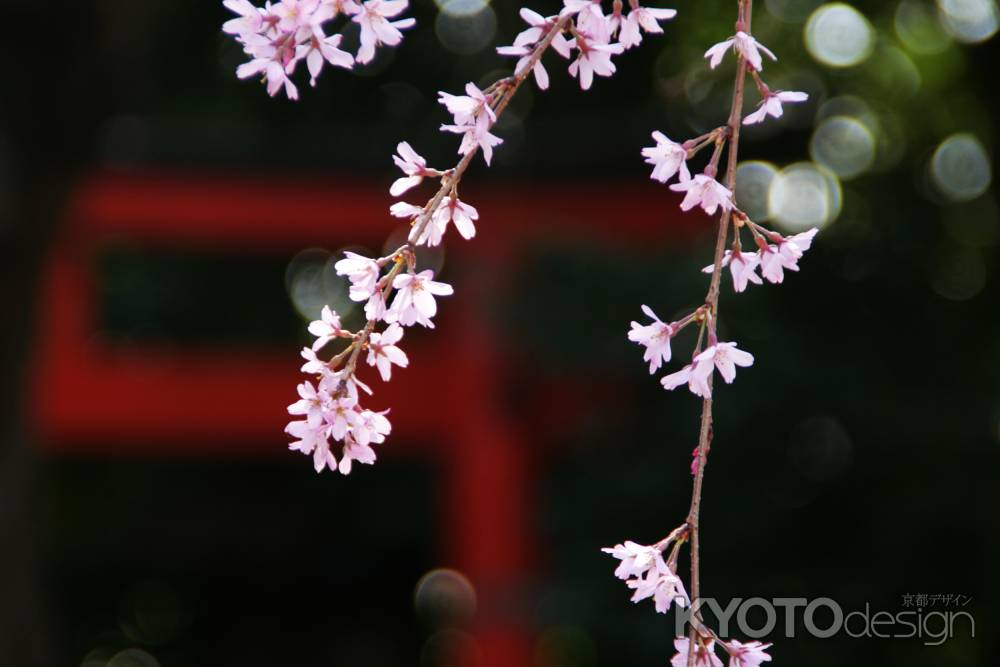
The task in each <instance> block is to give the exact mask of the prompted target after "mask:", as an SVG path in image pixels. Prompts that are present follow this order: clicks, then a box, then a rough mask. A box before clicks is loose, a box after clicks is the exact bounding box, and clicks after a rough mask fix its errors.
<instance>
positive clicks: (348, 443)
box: [337, 435, 375, 475]
mask: <svg viewBox="0 0 1000 667" xmlns="http://www.w3.org/2000/svg"><path fill="white" fill-rule="evenodd" d="M352 461H357V462H358V463H364V464H366V465H371V464H372V463H375V450H374V449H372V448H371V446H370V445H367V444H365V445H362V444H361V443H360V442H358V441H357V440H355V439H354V438H353V437H351V436H350V435H348V436H347V437H346V438H344V450H343V453H342V454H341V456H340V464H339V465H338V466H337V469H338V470H339V471H340V474H341V475H349V474H351V462H352Z"/></svg>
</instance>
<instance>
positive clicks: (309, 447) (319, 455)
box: [285, 421, 337, 472]
mask: <svg viewBox="0 0 1000 667" xmlns="http://www.w3.org/2000/svg"><path fill="white" fill-rule="evenodd" d="M328 428H329V427H328V426H327V425H326V424H322V425H320V426H319V427H313V426H310V425H309V423H308V422H305V421H294V422H291V423H290V424H288V426H286V427H285V433H287V434H288V435H290V436H292V437H293V438H296V440H295V441H294V442H291V443H289V445H288V448H289V449H291V450H293V451H297V452H302V453H303V454H312V456H313V467H314V468H315V469H316V472H322V471H323V469H324V468H329V469H330V470H336V469H337V458H336V457H335V456H334V455H333V452H331V451H330V441H329V440H328V439H327V431H328Z"/></svg>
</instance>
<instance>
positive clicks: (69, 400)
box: [32, 172, 705, 667]
mask: <svg viewBox="0 0 1000 667" xmlns="http://www.w3.org/2000/svg"><path fill="white" fill-rule="evenodd" d="M590 186H593V188H592V189H590ZM463 192H464V193H465V194H466V195H468V199H469V201H471V202H474V203H475V205H476V206H477V208H478V209H479V211H480V213H481V215H482V224H480V225H479V234H478V236H477V238H476V239H474V240H473V241H472V242H471V243H465V242H458V241H454V240H453V241H452V242H451V248H452V250H453V251H458V250H459V247H460V251H461V252H462V253H463V255H466V254H467V255H468V256H469V257H470V258H471V259H472V261H474V262H476V264H477V265H481V266H483V267H484V271H483V272H481V273H482V274H483V275H485V274H489V281H484V280H482V279H479V278H477V277H476V275H475V274H474V273H475V272H470V273H473V275H467V276H464V277H463V283H462V284H459V285H457V293H456V296H455V297H452V298H450V299H448V300H447V301H446V302H445V303H443V306H444V308H443V310H444V311H445V312H443V313H442V315H444V317H442V318H441V320H440V326H439V330H438V331H437V332H436V333H435V335H433V336H427V337H424V340H423V341H421V342H420V345H419V346H416V345H412V346H408V347H407V350H408V351H409V352H410V354H409V356H410V359H411V367H410V368H409V369H407V371H406V372H402V373H395V374H394V375H393V381H392V382H391V383H388V384H382V383H379V386H378V388H377V398H378V400H379V404H380V405H386V406H392V416H393V427H394V428H393V431H394V432H393V436H392V438H391V441H390V443H388V444H389V446H387V447H386V448H384V449H382V450H381V452H380V454H381V455H382V456H395V455H396V452H398V451H403V450H406V451H408V452H410V453H411V455H416V456H427V457H432V458H434V459H436V460H437V461H438V462H439V463H440V465H443V466H445V467H446V470H447V473H446V475H445V477H444V479H445V480H446V483H445V486H444V488H442V489H441V490H440V493H441V498H440V500H439V507H440V508H442V517H441V521H442V524H443V526H444V530H443V531H442V534H443V536H444V540H445V544H442V545H441V552H442V553H448V554H452V555H453V556H454V558H455V562H454V566H455V567H457V568H458V569H460V570H461V571H462V572H464V573H465V574H466V575H467V576H469V578H470V579H471V580H472V581H473V582H475V584H476V586H477V589H478V590H479V591H480V600H481V611H480V613H479V615H478V617H477V621H476V625H475V627H474V632H475V634H476V639H477V643H478V645H479V647H480V649H481V652H482V657H483V662H482V663H481V664H482V665H483V667H512V666H518V665H529V664H532V657H531V656H532V653H533V651H532V643H531V642H532V629H531V628H530V627H527V625H526V623H525V621H524V620H523V619H518V618H510V617H509V615H508V614H505V613H504V612H503V611H502V606H503V605H502V604H500V598H501V597H502V596H503V594H504V591H510V590H516V589H517V587H518V585H519V583H520V582H519V581H518V579H519V573H521V572H523V571H524V570H525V569H526V568H529V567H530V565H531V564H530V562H529V560H530V551H531V549H530V546H531V544H532V543H533V542H534V540H533V536H532V535H530V531H529V529H528V526H530V525H531V521H530V520H529V519H528V518H527V517H528V511H529V508H530V500H529V498H530V494H531V490H532V485H531V483H530V482H531V475H532V473H531V465H530V462H529V461H528V460H527V457H526V454H525V452H526V451H527V449H528V443H527V442H525V440H526V436H525V434H524V433H522V432H520V431H519V430H518V429H517V428H516V427H515V426H514V425H512V424H510V423H509V420H507V419H505V418H504V416H503V415H502V414H500V412H499V409H498V407H497V405H498V403H499V400H498V396H499V394H500V393H501V392H502V390H503V383H504V369H505V362H504V359H503V358H502V357H503V355H502V351H501V350H502V346H500V345H498V344H497V341H496V340H495V339H494V335H493V332H492V331H491V330H490V327H489V326H488V325H487V324H486V323H484V322H482V321H481V318H479V317H478V316H477V313H476V309H475V308H473V307H472V306H473V303H472V301H473V300H474V299H475V297H476V295H482V294H484V293H485V292H486V291H489V290H491V289H492V290H496V287H497V283H498V282H499V283H500V284H501V285H502V284H503V277H502V276H503V274H504V270H505V268H506V267H510V266H513V261H512V260H513V258H514V257H515V256H516V253H517V251H518V248H519V247H521V246H522V245H523V243H524V242H525V241H528V240H530V239H531V238H538V237H539V236H544V235H546V234H549V233H552V234H554V235H557V237H568V236H569V234H571V233H572V234H577V235H583V236H586V237H588V238H591V239H594V238H596V239H599V240H600V241H601V242H602V243H606V244H611V245H614V246H620V247H624V248H629V247H635V246H636V245H642V244H649V243H662V242H663V240H664V237H665V236H666V234H667V232H669V233H670V234H671V235H672V236H673V237H675V238H676V237H677V236H678V235H681V236H692V235H694V234H696V233H698V230H699V225H698V224H697V223H698V218H696V217H695V216H680V215H678V214H676V211H677V209H676V206H675V204H673V199H672V198H671V197H670V196H668V195H667V194H666V193H665V192H664V189H663V188H662V186H658V185H656V184H651V183H642V182H621V183H619V182H610V183H609V182H604V181H602V182H600V183H597V182H596V181H595V182H594V183H582V184H581V183H576V182H574V183H566V184H562V185H560V184H559V183H545V184H544V185H539V184H528V183H518V184H517V196H516V197H515V196H511V195H510V194H507V193H506V192H505V191H504V190H503V189H502V188H501V187H493V188H480V189H477V188H474V187H467V188H466V187H463ZM595 192H601V193H608V194H607V195H604V196H594V193H595ZM390 203H391V199H390V198H389V196H388V194H387V192H386V191H385V189H384V188H382V187H376V186H375V185H374V184H373V183H371V182H370V181H345V180H344V179H340V178H336V179H333V178H331V179H326V180H320V179H312V180H309V181H303V180H291V179H288V180H282V179H273V178H253V177H242V178H240V177H233V176H232V175H226V174H218V173H214V174H213V173H205V174H190V173H186V174H176V173H164V172H144V173H128V174H113V173H101V174H95V175H93V176H91V177H89V178H87V179H85V180H84V181H82V182H81V184H80V186H79V187H78V189H77V190H76V192H75V194H74V195H73V197H72V199H71V201H70V203H69V206H68V209H67V217H66V220H65V223H64V224H63V225H62V227H61V229H60V232H59V235H58V238H57V240H56V243H55V244H54V245H53V247H52V250H51V252H50V254H49V257H48V258H47V263H46V267H45V275H44V280H43V288H42V289H43V293H42V303H43V309H42V321H41V322H40V326H39V328H38V330H39V335H40V340H39V347H38V355H39V356H38V371H39V372H38V373H36V374H34V377H36V378H44V380H42V381H40V382H39V384H38V385H36V386H35V387H33V400H32V405H33V412H32V414H33V420H34V425H35V428H36V431H37V433H38V434H39V436H40V439H41V441H42V442H43V443H44V444H45V446H46V448H47V449H48V450H49V451H52V452H56V453H59V452H76V453H87V452H92V453H97V452H100V453H103V454H106V453H109V452H112V453H113V452H122V453H125V452H129V453H134V452H135V448H136V447H142V448H143V451H144V452H147V453H152V454H157V455H169V454H176V453H181V452H183V453H184V454H192V453H200V454H217V453H219V452H220V450H224V451H225V453H226V454H229V455H233V454H236V455H240V456H242V455H262V454H265V453H267V454H272V453H273V454H277V453H280V452H283V446H284V443H285V441H286V439H285V437H284V435H283V434H282V429H283V427H284V425H285V423H286V422H287V421H288V416H287V414H286V413H285V406H286V405H288V403H289V402H290V401H291V400H292V398H293V396H294V388H295V385H296V384H297V383H298V382H300V381H301V375H300V373H299V371H298V366H299V359H298V356H297V354H296V350H294V349H290V348H286V347H278V348H275V347H274V346H269V347H261V346H242V347H235V348H234V347H233V346H231V345H228V346H227V348H226V349H225V351H220V350H219V349H216V348H205V347H200V348H198V347H196V348H176V347H170V348H165V347H162V346H156V345H153V344H148V343H147V344H136V343H129V344H124V343H115V344H112V343H109V342H108V341H105V340H101V338H100V337H99V336H98V335H97V333H98V331H97V329H98V327H97V322H96V317H97V303H96V301H97V294H98V290H97V287H98V286H97V285H96V284H95V281H96V276H95V275H94V272H93V260H94V258H95V256H96V255H97V253H98V252H99V251H100V248H101V247H102V244H104V243H105V242H106V241H107V240H109V239H127V240H129V241H134V242H140V243H143V244H145V245H146V246H153V247H156V246H162V247H169V248H173V249H176V248H181V249H191V250H225V251H226V252H233V251H238V252H248V253H267V254H272V255H273V254H275V253H287V254H288V255H289V256H291V255H292V254H294V253H295V252H297V251H298V250H300V249H302V248H304V247H316V246H317V245H321V244H324V243H328V244H331V245H333V247H337V245H338V244H340V245H342V244H345V243H348V242H350V243H361V244H365V245H368V246H370V247H376V248H378V247H381V246H382V242H383V240H384V239H385V237H386V236H387V234H388V232H389V231H390V226H389V219H388V217H387V213H386V211H387V209H388V206H389V204H390ZM701 229H705V228H704V227H702V228H701ZM674 242H675V241H674ZM647 247H649V246H647ZM498 276H500V277H499V278H498ZM470 280H471V284H470ZM486 282H488V283H489V284H488V285H486V284H485V283H486ZM411 347H412V348H413V349H411ZM234 387H238V388H239V400H229V401H219V400H218V398H219V396H232V395H233V391H234V389H233V388H234ZM164 397H168V398H169V400H163V398H164ZM438 397H446V398H448V399H449V400H452V401H454V403H460V404H461V406H462V409H460V410H441V409H440V407H439V405H438V404H437V401H438ZM135 433H142V437H141V438H138V439H137V438H135V437H134V434H135ZM265 434H273V437H271V436H268V435H265ZM416 443H427V445H426V446H425V447H424V449H423V450H422V451H418V450H417V449H416V447H417V445H416ZM470 443H473V444H470ZM206 444H207V446H208V447H209V448H206ZM192 445H196V446H197V449H196V450H195V449H193V447H192ZM237 445H238V447H239V449H238V450H237V449H236V446H237ZM303 465H306V462H303Z"/></svg>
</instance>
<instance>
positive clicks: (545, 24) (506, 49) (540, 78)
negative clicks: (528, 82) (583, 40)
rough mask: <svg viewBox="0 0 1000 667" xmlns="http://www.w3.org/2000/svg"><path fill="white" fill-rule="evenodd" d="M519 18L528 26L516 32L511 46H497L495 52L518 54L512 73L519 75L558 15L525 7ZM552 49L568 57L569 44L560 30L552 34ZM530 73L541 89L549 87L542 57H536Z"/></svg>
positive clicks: (505, 54) (508, 54) (547, 74)
mask: <svg viewBox="0 0 1000 667" xmlns="http://www.w3.org/2000/svg"><path fill="white" fill-rule="evenodd" d="M521 18H522V19H524V21H525V22H526V23H527V24H528V25H529V26H530V27H529V28H527V29H526V30H523V31H521V32H520V33H518V35H517V37H515V38H514V43H513V45H511V46H501V47H499V48H497V53H498V54H500V55H502V56H518V57H519V58H520V60H518V61H517V64H516V65H515V66H514V73H515V74H518V75H520V74H521V73H522V72H524V68H525V67H527V66H528V63H530V62H531V56H532V54H533V53H534V51H535V49H536V48H537V46H538V43H539V42H540V41H541V40H542V38H543V37H544V36H545V35H546V34H547V33H548V32H549V31H550V30H552V28H553V27H554V26H555V24H556V21H558V20H559V17H558V16H549V17H544V16H542V15H541V14H538V13H537V12H534V11H532V10H530V9H528V8H527V7H524V8H522V9H521ZM551 46H552V49H553V50H554V51H556V53H558V54H559V55H561V56H562V57H563V58H569V57H570V50H571V48H572V47H571V46H570V43H569V40H567V39H566V38H565V37H564V36H563V34H562V32H559V33H557V34H556V35H554V36H553V38H552V42H551ZM532 74H533V75H534V76H535V83H536V84H538V87H539V88H540V89H541V90H547V89H548V87H549V73H548V70H546V69H545V65H543V64H542V59H541V58H538V59H537V60H536V61H535V64H534V66H533V67H532Z"/></svg>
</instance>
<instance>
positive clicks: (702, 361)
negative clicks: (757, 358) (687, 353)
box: [694, 343, 753, 384]
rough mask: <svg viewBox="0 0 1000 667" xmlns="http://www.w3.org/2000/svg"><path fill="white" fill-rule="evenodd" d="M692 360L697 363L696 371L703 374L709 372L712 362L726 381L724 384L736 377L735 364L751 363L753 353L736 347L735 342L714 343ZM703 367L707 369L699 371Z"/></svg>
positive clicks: (747, 364) (745, 364)
mask: <svg viewBox="0 0 1000 667" xmlns="http://www.w3.org/2000/svg"><path fill="white" fill-rule="evenodd" d="M694 360H695V362H696V364H697V367H696V372H704V373H705V375H708V374H709V373H711V367H712V365H713V364H714V365H715V368H716V369H717V370H718V371H719V375H721V376H722V379H723V380H725V381H726V384H732V382H733V380H734V379H735V378H736V367H737V366H741V367H743V368H746V367H749V366H752V365H753V355H752V354H750V353H749V352H744V351H743V350H740V349H738V348H737V347H736V343H716V344H715V345H710V346H708V347H707V348H705V350H704V351H703V352H702V353H701V354H699V355H698V356H696V357H695V358H694ZM705 367H707V368H708V370H707V371H701V369H702V368H705Z"/></svg>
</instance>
